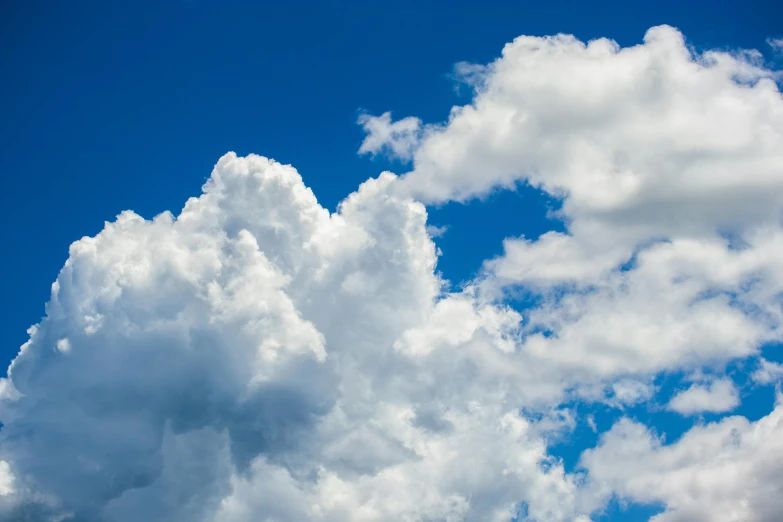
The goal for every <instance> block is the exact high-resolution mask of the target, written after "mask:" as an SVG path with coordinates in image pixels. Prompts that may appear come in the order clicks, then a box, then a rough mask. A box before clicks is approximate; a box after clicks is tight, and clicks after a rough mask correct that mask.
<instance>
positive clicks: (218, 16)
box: [0, 0, 783, 364]
mask: <svg viewBox="0 0 783 522" xmlns="http://www.w3.org/2000/svg"><path fill="white" fill-rule="evenodd" d="M782 10H783V9H782V8H781V7H780V2H779V1H775V0H751V1H744V2H736V1H735V2H726V1H723V2H716V1H711V2H703V1H688V2H679V1H677V2H675V1H668V0H667V1H658V2H645V3H644V5H640V4H638V3H636V2H603V3H601V4H600V5H599V4H596V3H595V2H562V1H561V2H546V3H543V2H524V1H517V2H512V1H505V2H497V1H483V2H480V3H479V2H470V3H467V2H458V1H456V2H426V1H422V0H417V1H407V0H402V1H396V2H394V3H381V2H374V1H364V2H360V1H358V0H357V1H353V2H347V1H322V2H299V1H287V2H280V3H270V2H253V3H250V2H232V1H228V0H222V1H218V0H191V1H185V0H179V1H175V0H156V1H134V2H119V1H105V0H104V1H100V2H93V1H90V2H88V1H73V2H66V1H51V2H41V1H34V0H26V1H7V2H3V5H2V7H0V71H2V82H0V90H1V91H0V92H1V94H2V95H1V96H0V139H1V140H2V141H1V143H2V146H1V147H0V159H1V160H2V161H1V162H0V165H1V166H2V176H3V190H2V193H1V196H0V197H2V201H1V202H0V219H1V220H2V223H3V227H2V237H1V238H0V242H1V243H0V244H2V245H3V250H2V256H0V273H2V274H3V275H4V278H3V286H2V288H3V292H2V308H3V313H2V314H0V329H1V331H2V332H3V333H4V336H3V341H2V347H0V359H3V361H2V362H3V364H5V363H6V362H7V361H10V360H11V358H13V356H14V355H15V354H16V352H17V350H18V347H19V345H20V344H21V343H23V342H24V341H25V340H26V337H27V336H26V334H25V329H26V328H27V327H28V326H29V325H31V324H33V323H36V322H37V321H38V320H39V319H40V317H41V316H42V314H43V313H44V303H45V302H46V300H47V298H48V295H49V289H50V285H51V283H52V281H54V279H55V278H56V276H57V272H58V270H59V268H60V267H61V266H62V264H63V262H64V261H65V259H66V258H67V252H68V245H69V244H70V243H71V242H72V241H74V240H76V239H78V238H80V237H82V236H84V235H93V234H95V233H97V232H98V231H99V230H100V229H101V227H102V224H103V222H104V221H105V220H111V219H113V218H114V216H115V215H116V214H117V213H119V212H120V211H122V210H123V209H133V210H135V211H136V212H138V213H140V214H142V215H143V216H145V217H152V216H153V215H155V214H157V213H159V212H160V211H162V210H165V209H171V210H173V211H175V212H176V211H178V210H179V209H180V208H181V206H182V204H183V203H184V202H185V200H186V198H187V197H188V196H192V195H197V194H198V193H199V189H200V186H201V185H202V183H203V182H204V180H205V178H206V177H207V176H208V175H209V173H210V170H211V168H212V165H213V164H214V163H215V161H216V160H217V159H218V158H219V157H220V156H221V155H222V154H223V153H225V152H226V151H228V150H234V151H236V152H237V153H239V154H247V153H250V152H256V153H259V154H263V155H266V156H270V157H273V158H275V159H277V160H279V161H281V162H285V163H291V164H293V165H294V166H295V167H297V169H298V170H299V171H300V172H301V173H302V175H303V177H304V179H305V182H306V183H307V184H308V185H309V186H311V187H312V188H313V190H314V191H315V193H316V196H317V197H318V198H319V200H320V201H321V202H322V203H323V204H324V205H325V206H327V207H329V208H332V209H333V208H334V207H335V205H336V204H337V203H338V202H339V200H341V199H342V198H343V197H344V196H345V195H347V194H348V193H349V192H351V191H352V190H354V189H355V188H356V187H357V185H358V183H360V182H361V181H363V180H365V179H366V178H368V177H370V176H375V175H377V173H378V172H379V171H380V170H382V169H383V168H386V167H387V165H385V164H384V163H383V162H382V161H380V160H376V161H371V160H370V159H368V158H360V157H357V156H356V153H355V151H356V150H357V148H358V147H359V144H360V142H361V140H362V133H361V131H360V129H359V127H357V126H356V124H355V120H356V116H357V111H359V110H367V111H369V112H371V113H375V114H378V113H380V112H383V111H386V110H392V111H393V112H394V114H395V116H397V117H402V116H407V115H416V116H419V117H421V118H422V119H424V120H425V121H440V120H443V119H444V118H445V117H446V115H447V113H448V110H449V108H450V107H451V106H452V105H454V104H462V103H466V102H467V101H468V100H467V98H464V97H463V98H460V97H459V96H458V95H457V93H455V91H454V89H453V85H452V84H451V82H450V80H449V79H448V73H449V72H450V70H451V67H452V65H453V64H454V63H455V62H457V61H460V60H468V61H476V62H487V61H490V60H492V59H493V58H494V57H496V56H498V55H499V53H500V50H501V49H502V46H503V44H504V43H506V42H508V41H510V40H511V39H512V38H514V37H515V36H517V35H520V34H533V35H543V34H553V33H556V32H567V33H573V34H576V35H577V36H578V37H580V38H582V39H589V38H593V37H598V36H608V37H612V38H614V39H615V40H617V41H618V42H619V43H620V44H622V45H628V44H635V43H638V42H639V41H640V40H641V38H642V36H643V34H644V32H645V30H646V29H647V28H648V27H650V26H652V25H657V24H661V23H668V24H672V25H675V26H677V27H679V28H680V29H681V30H682V31H683V32H684V33H685V34H686V36H687V37H688V38H689V39H690V41H691V43H692V44H694V45H696V46H697V47H713V46H719V47H726V46H731V47H735V46H736V47H753V48H759V49H764V47H765V43H764V40H765V38H766V37H769V36H779V35H781V33H783V12H781V11H782ZM392 167H394V169H395V170H397V171H398V172H399V171H402V170H403V167H402V166H399V165H397V166H394V165H393V166H392ZM547 205H548V203H547V202H545V201H541V200H539V199H537V198H536V197H535V196H534V195H533V194H528V193H525V192H522V193H520V194H517V195H515V194H511V193H506V194H501V195H498V196H496V197H495V200H494V201H493V202H492V204H485V203H472V204H470V205H469V206H468V208H466V207H465V206H461V205H450V206H447V207H445V208H443V209H437V210H434V211H433V212H432V214H433V216H432V220H433V222H434V223H435V224H448V225H450V226H451V229H450V230H449V232H448V233H447V234H446V236H444V237H443V238H442V239H441V240H439V241H440V246H441V248H442V249H443V251H444V256H445V257H444V258H443V261H442V263H441V269H442V270H443V271H444V273H445V275H446V276H447V277H449V278H451V279H453V280H455V281H459V280H461V279H464V278H466V277H469V276H470V274H471V273H473V272H475V270H476V269H477V268H478V267H479V264H480V262H481V260H482V259H484V258H486V257H490V256H491V255H493V254H495V253H497V252H499V249H500V240H501V239H502V238H503V237H504V236H508V235H517V234H520V233H525V234H527V235H532V236H535V235H538V234H540V233H541V232H542V231H544V230H546V229H548V228H551V227H556V226H557V224H553V223H547V221H546V219H545V217H544V216H545V213H546V209H547ZM500 218H502V219H500ZM490 224H491V225H490ZM477 230H478V231H480V232H481V233H480V234H476V233H475V232H476V231H477ZM467 235H469V236H470V238H471V239H470V245H471V248H470V249H467V248H466V247H467V244H468V242H467V241H466V240H464V238H465V237H466V236H467Z"/></svg>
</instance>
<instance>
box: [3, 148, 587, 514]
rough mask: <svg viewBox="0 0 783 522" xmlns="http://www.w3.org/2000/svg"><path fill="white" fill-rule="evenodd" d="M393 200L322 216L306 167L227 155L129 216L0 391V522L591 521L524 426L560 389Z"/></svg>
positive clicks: (387, 197)
mask: <svg viewBox="0 0 783 522" xmlns="http://www.w3.org/2000/svg"><path fill="white" fill-rule="evenodd" d="M396 183H397V178H395V177H394V176H391V175H389V174H385V175H382V176H380V177H379V178H377V179H372V180H369V181H367V182H366V183H364V184H363V185H362V186H361V187H360V188H359V189H358V191H357V192H355V193H353V194H351V195H350V196H349V197H348V198H346V199H345V200H344V201H343V202H342V203H341V205H340V207H339V211H338V212H337V213H334V214H330V213H329V212H328V211H326V210H325V209H323V208H322V207H320V205H318V203H317V201H316V199H315V197H314V195H313V194H312V193H311V192H310V190H309V189H307V188H306V187H305V186H304V184H303V183H302V180H301V178H300V177H299V175H298V174H297V172H296V171H295V170H294V169H292V168H291V167H286V166H283V165H279V164H277V163H275V162H273V161H270V160H268V159H266V158H262V157H259V156H248V157H246V158H239V157H237V156H235V155H234V154H228V155H226V156H224V157H223V158H221V159H220V161H219V162H218V164H217V165H216V167H215V169H214V171H213V173H212V176H211V178H210V180H209V181H208V182H207V184H206V185H205V187H204V193H203V194H202V195H201V196H200V197H199V198H193V199H190V200H189V201H188V202H187V204H186V205H185V208H184V209H183V210H182V212H181V213H180V214H179V215H178V216H176V217H175V216H173V215H171V214H169V213H163V214H161V215H159V216H157V217H156V218H154V219H153V220H145V219H142V218H141V217H139V216H138V215H136V214H134V213H132V212H124V213H122V214H121V215H120V216H118V218H117V220H116V221H114V222H112V223H107V224H106V226H105V228H104V230H103V231H101V233H100V234H98V235H97V236H95V237H91V238H83V239H81V240H79V241H77V242H75V243H74V244H73V245H72V246H71V249H70V257H69V259H68V261H67V262H66V264H65V266H64V267H63V269H62V271H61V272H60V274H59V276H58V278H57V281H56V282H55V283H54V284H53V286H52V295H51V300H50V302H49V303H48V305H47V316H46V318H45V319H44V320H43V321H42V322H41V323H40V324H39V325H37V326H36V327H34V328H32V329H31V330H30V334H31V335H30V340H29V341H28V342H27V343H26V344H25V345H24V346H23V347H22V349H21V352H20V354H19V356H18V357H17V358H16V360H15V361H14V362H13V364H12V365H11V367H10V369H9V379H8V380H5V381H3V389H4V390H5V391H4V393H3V395H4V397H5V400H4V401H3V403H2V410H0V415H1V416H2V417H1V418H2V421H3V423H4V426H3V429H2V432H0V458H2V459H3V461H4V462H8V463H9V464H8V469H5V468H2V469H0V471H2V472H3V474H4V476H10V475H11V474H12V476H13V477H14V478H13V480H12V479H7V480H6V479H3V481H4V482H3V483H4V484H5V483H8V484H11V483H12V482H13V484H14V491H13V492H10V490H8V491H9V493H8V495H10V497H12V498H11V499H10V501H11V502H12V503H11V504H10V506H11V507H9V508H8V509H15V510H17V511H16V513H17V515H9V514H8V513H6V515H7V516H21V515H18V513H19V512H20V510H22V511H24V512H29V511H30V510H38V512H46V513H50V514H51V515H52V516H55V515H57V516H63V515H64V514H68V513H71V514H73V517H74V520H79V521H82V520H86V521H92V520H104V519H106V520H111V521H124V520H128V521H130V520H139V519H147V520H171V521H177V520H183V521H184V520H187V521H194V520H210V521H216V522H236V521H241V520H258V519H259V517H273V518H276V519H278V520H303V519H308V520H324V521H337V520H340V521H345V520H354V521H366V520H367V521H369V520H373V521H375V520H377V521H384V520H389V521H391V520H404V519H409V520H423V519H433V518H435V519H443V520H462V519H481V520H505V519H508V518H510V517H511V516H513V514H514V513H515V512H516V510H517V509H518V507H519V503H520V502H526V503H527V505H528V508H527V509H528V510H529V512H530V513H532V514H533V515H534V516H536V517H537V518H538V519H540V520H551V521H559V520H572V519H573V518H574V517H576V516H579V515H580V514H582V513H585V512H587V511H589V509H590V506H589V505H588V504H589V503H587V501H582V500H580V499H579V495H578V494H577V491H576V490H577V486H576V484H575V482H574V479H573V477H570V476H569V475H567V474H566V473H565V472H564V470H563V468H562V466H561V465H559V464H558V463H556V462H550V461H551V458H550V457H549V456H548V455H547V445H546V442H545V438H544V437H545V435H546V433H547V431H548V430H549V429H550V428H549V427H548V426H549V425H548V424H547V425H545V424H539V423H537V422H535V421H533V420H529V419H527V418H525V417H523V416H521V415H520V413H519V409H520V406H522V405H524V404H525V403H526V402H531V401H534V400H540V397H542V396H544V395H548V396H552V395H553V394H554V395H557V394H560V393H562V391H563V387H562V385H560V384H558V383H554V385H553V386H550V387H549V388H548V389H547V388H544V387H541V388H540V389H538V386H537V383H536V382H531V383H530V384H527V383H524V382H523V381H522V380H521V377H522V375H521V374H519V373H517V372H516V370H515V367H517V366H519V363H518V362H517V363H515V366H513V367H512V366H509V365H508V362H507V361H511V359H512V358H513V349H514V341H513V336H514V335H515V334H514V332H515V329H516V327H517V325H518V322H519V315H518V314H516V313H515V312H513V311H512V310H510V309H508V308H505V307H500V306H495V305H493V304H489V303H485V304H481V303H479V302H478V301H477V300H476V299H475V298H474V296H472V295H470V294H469V293H464V294H463V293H460V294H454V295H442V294H441V288H442V286H443V282H442V281H441V280H440V279H439V278H438V276H437V275H436V273H435V263H436V251H435V246H434V244H433V243H432V240H431V239H430V237H429V235H428V232H427V228H426V211H425V209H424V206H423V205H421V204H420V203H416V202H414V201H412V200H410V199H400V198H398V197H397V196H395V195H394V190H393V186H394V185H395V184H396ZM452 319H458V320H459V321H461V322H462V327H461V328H458V329H456V330H455V329H453V328H451V323H450V321H451V320H452ZM66 340H67V342H66ZM528 397H529V398H528ZM536 397H538V398H539V399H536ZM31 434H35V435H34V436H31ZM477 448H483V449H482V450H481V451H477ZM553 506H559V507H557V508H556V509H554V508H553ZM41 516H43V515H41Z"/></svg>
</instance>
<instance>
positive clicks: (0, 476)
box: [0, 460, 14, 497]
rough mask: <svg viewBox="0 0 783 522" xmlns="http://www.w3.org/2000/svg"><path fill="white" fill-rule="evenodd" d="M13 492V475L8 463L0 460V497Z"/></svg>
mask: <svg viewBox="0 0 783 522" xmlns="http://www.w3.org/2000/svg"><path fill="white" fill-rule="evenodd" d="M13 492H14V475H13V473H11V466H9V465H8V462H6V461H4V460H0V497H3V496H7V495H10V494H11V493H13Z"/></svg>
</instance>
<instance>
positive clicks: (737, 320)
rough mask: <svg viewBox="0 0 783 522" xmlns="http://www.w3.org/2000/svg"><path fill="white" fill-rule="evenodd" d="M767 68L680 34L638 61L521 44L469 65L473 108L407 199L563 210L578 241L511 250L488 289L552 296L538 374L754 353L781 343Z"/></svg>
mask: <svg viewBox="0 0 783 522" xmlns="http://www.w3.org/2000/svg"><path fill="white" fill-rule="evenodd" d="M757 55H758V53H755V52H735V53H726V52H717V51H706V52H704V53H701V54H694V53H693V52H692V51H691V50H690V49H689V48H688V46H686V44H685V41H684V37H683V36H682V35H681V34H680V33H679V32H678V31H677V30H675V29H673V28H671V27H666V26H662V27H655V28H652V29H650V30H649V31H648V32H647V34H646V35H645V38H644V43H643V44H640V45H637V46H633V47H627V48H621V47H620V46H618V45H617V44H616V43H614V42H612V41H610V40H607V39H599V40H594V41H591V42H589V43H587V44H585V43H583V42H580V41H579V40H577V39H576V38H574V37H572V36H566V35H558V36H554V37H528V36H522V37H519V38H517V39H516V40H514V42H512V43H510V44H508V45H507V46H506V47H505V48H504V50H503V55H502V57H501V58H499V59H498V60H497V61H495V62H493V63H492V64H490V65H488V66H485V67H478V68H475V69H470V68H465V66H462V69H465V70H466V71H468V72H470V71H471V70H475V71H476V74H477V76H476V78H478V80H477V81H475V82H473V85H474V86H475V87H476V95H475V98H474V99H473V101H472V103H471V104H469V105H466V106H464V107H455V108H454V109H452V111H451V114H450V116H449V119H448V121H447V122H445V123H444V124H442V125H439V126H428V127H427V128H428V132H427V133H426V134H425V135H424V136H423V137H422V140H421V142H420V144H419V146H418V148H417V149H416V151H415V153H414V155H413V158H414V161H413V170H412V171H411V172H409V173H407V174H405V175H404V176H403V178H402V180H401V186H402V187H403V188H404V190H406V191H408V192H409V193H411V194H414V195H415V196H416V197H418V198H421V199H423V200H425V201H430V202H436V203H437V202H443V201H448V200H458V201H462V200H467V199H470V198H474V197H478V196H481V195H483V194H486V193H488V192H490V191H492V190H496V189H498V188H502V187H510V186H513V185H514V184H516V183H518V182H526V183H530V184H532V185H533V186H535V187H538V188H540V189H541V190H542V191H544V192H546V193H547V194H548V195H550V196H554V197H556V198H559V199H560V201H561V203H562V207H561V209H560V210H559V211H558V215H559V216H560V217H561V218H562V219H563V220H564V223H565V225H566V231H565V232H549V233H547V234H544V235H542V236H541V237H540V238H538V239H536V240H529V239H525V238H509V239H506V241H505V242H504V254H503V255H502V256H501V257H499V258H497V259H495V260H492V261H490V262H488V263H486V265H485V275H484V280H483V282H482V283H481V284H480V289H481V292H482V293H483V295H485V296H486V297H487V298H498V296H502V295H503V294H504V293H505V292H507V291H509V290H511V291H515V290H516V289H517V288H518V287H522V289H524V290H525V291H528V292H532V293H533V294H535V295H538V296H540V297H541V299H542V301H543V305H542V306H540V307H539V308H537V309H534V310H530V311H528V312H526V323H527V328H526V329H525V331H524V332H523V333H524V335H525V336H526V339H525V342H524V344H523V350H524V351H525V352H526V353H527V354H529V355H530V356H532V357H534V358H535V359H537V361H538V362H537V363H538V364H541V365H554V366H557V367H558V368H560V370H558V372H562V371H566V372H567V373H569V377H570V378H572V379H576V380H579V379H583V380H585V381H590V380H592V379H594V378H595V376H596V375H599V376H603V377H605V378H607V379H613V378H616V377H618V376H622V375H623V374H627V375H629V376H634V375H639V374H649V373H654V372H657V371H662V370H693V369H696V368H698V367H700V366H701V365H703V364H713V365H720V364H723V363H725V362H726V361H728V360H731V359H735V358H743V357H747V356H749V355H753V354H756V353H757V352H758V349H759V346H760V345H761V344H763V343H765V342H772V341H778V340H780V339H781V333H782V332H783V331H782V330H781V324H783V313H782V310H781V306H780V299H779V295H780V294H781V292H783V278H782V277H781V275H780V274H781V273H783V263H782V262H781V260H783V230H782V229H781V226H780V225H781V223H780V221H781V216H782V215H783V175H781V173H783V100H782V99H781V96H780V92H779V91H778V88H777V85H776V84H775V81H774V80H775V79H777V78H779V77H780V73H779V72H776V71H771V70H766V69H764V68H762V67H761V66H760V65H759V63H758V59H757ZM541 332H545V333H541Z"/></svg>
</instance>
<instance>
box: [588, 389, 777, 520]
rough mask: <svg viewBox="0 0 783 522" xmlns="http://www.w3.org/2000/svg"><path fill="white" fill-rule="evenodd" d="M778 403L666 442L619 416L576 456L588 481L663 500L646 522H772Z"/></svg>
mask: <svg viewBox="0 0 783 522" xmlns="http://www.w3.org/2000/svg"><path fill="white" fill-rule="evenodd" d="M781 459H783V406H781V405H780V404H778V406H777V407H776V408H775V409H774V410H773V411H772V412H771V413H770V414H769V415H768V416H766V417H764V418H762V419H760V420H759V421H758V422H755V423H753V422H748V421H747V420H746V419H744V418H743V417H729V418H725V419H723V420H721V421H720V422H717V423H712V424H707V425H705V426H697V427H694V428H692V429H691V430H690V431H688V432H687V433H686V434H685V435H683V436H682V438H681V439H680V440H678V441H677V442H675V443H673V444H669V445H665V444H663V442H662V441H661V440H660V439H659V438H658V437H656V436H655V434H654V433H651V432H650V430H648V429H647V428H646V427H644V426H642V425H640V424H637V423H635V422H632V421H630V420H627V419H626V420H622V421H620V422H618V423H617V424H615V426H614V427H613V428H612V429H611V430H610V431H609V432H607V433H606V434H604V435H603V436H602V438H601V443H600V444H599V446H598V447H597V448H596V449H595V450H591V451H588V452H585V453H584V454H583V455H582V459H581V463H582V465H584V466H585V468H586V469H587V470H588V471H589V473H590V477H591V481H592V485H591V486H592V487H593V488H595V490H596V491H602V492H604V494H607V495H608V494H610V493H611V492H615V494H617V495H618V496H620V497H621V498H624V499H627V500H632V501H635V502H641V503H663V504H664V505H665V506H666V508H667V509H666V511H665V512H664V513H662V514H660V515H657V516H655V517H653V518H652V519H651V521H652V522H686V521H689V522H690V521H695V520H704V521H708V520H709V521H711V522H712V521H714V522H775V521H777V520H779V519H780V513H782V512H783V499H782V498H781V496H780V494H779V491H780V485H781V484H782V483H783V467H781V466H780V462H781Z"/></svg>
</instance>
